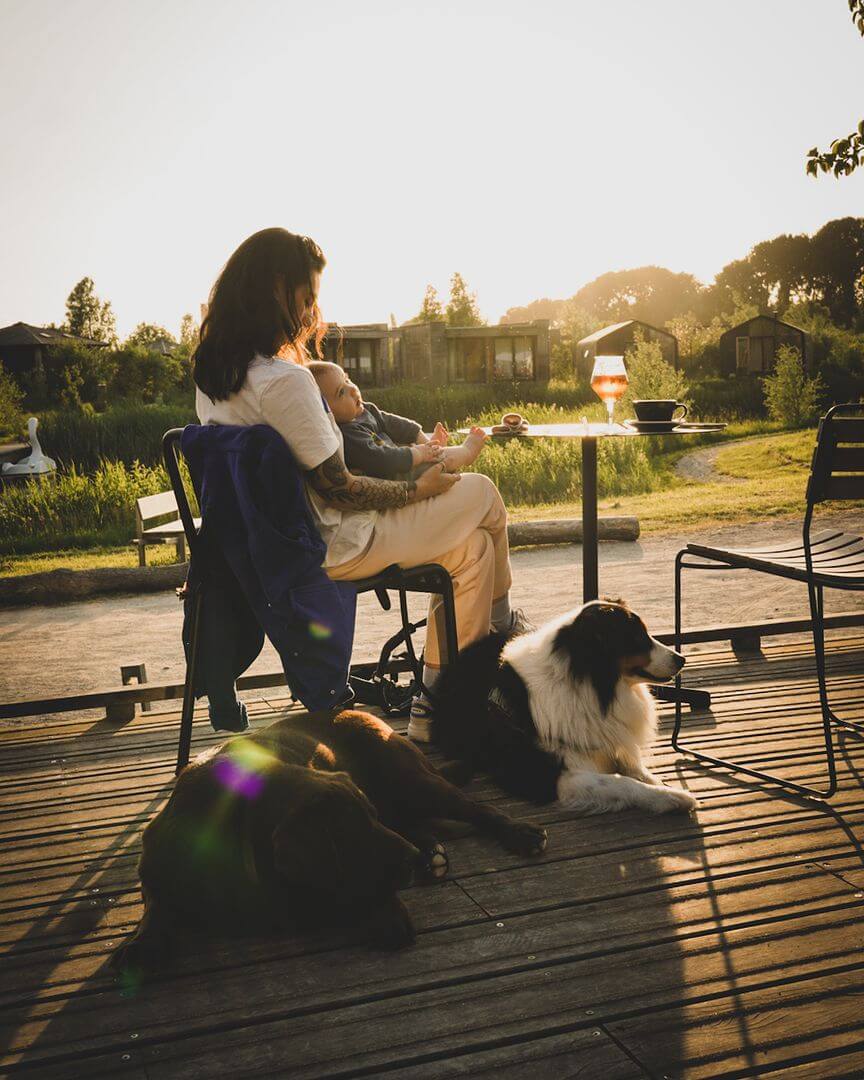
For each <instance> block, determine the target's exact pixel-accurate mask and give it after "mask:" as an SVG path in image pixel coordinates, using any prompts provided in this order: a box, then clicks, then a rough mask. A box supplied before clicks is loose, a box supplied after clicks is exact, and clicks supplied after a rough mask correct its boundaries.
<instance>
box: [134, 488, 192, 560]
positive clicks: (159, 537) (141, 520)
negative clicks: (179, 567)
mask: <svg viewBox="0 0 864 1080" xmlns="http://www.w3.org/2000/svg"><path fill="white" fill-rule="evenodd" d="M166 518H168V519H169V520H167V521H166V520H164V519H166ZM153 522H159V524H158V525H154V524H153ZM200 525H201V519H200V518H195V527H196V528H198V527H199V526H200ZM135 531H136V536H135V539H134V540H133V541H132V543H133V544H135V545H136V546H137V548H138V565H139V566H146V565H147V558H146V551H147V545H148V544H174V545H175V546H176V548H177V561H178V562H186V537H185V535H184V533H183V522H182V521H181V520H180V511H179V510H178V509H177V498H176V496H175V495H174V492H173V491H160V492H159V493H158V494H156V495H144V496H143V497H142V498H140V499H137V500H136V501H135Z"/></svg>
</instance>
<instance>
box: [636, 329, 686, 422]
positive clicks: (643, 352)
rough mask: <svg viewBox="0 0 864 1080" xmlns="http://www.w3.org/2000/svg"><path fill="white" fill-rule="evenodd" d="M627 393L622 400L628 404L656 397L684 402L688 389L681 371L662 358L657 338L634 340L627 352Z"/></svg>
mask: <svg viewBox="0 0 864 1080" xmlns="http://www.w3.org/2000/svg"><path fill="white" fill-rule="evenodd" d="M626 364H627V376H628V380H629V382H628V385H627V392H626V394H625V395H624V397H623V398H622V402H623V403H625V404H627V405H629V404H630V403H631V402H633V401H639V400H640V398H648V399H650V398H658V399H661V398H662V399H665V400H670V399H671V400H674V401H683V402H684V403H685V404H686V402H687V395H688V394H689V392H690V391H689V388H688V386H687V380H686V379H685V377H684V374H683V373H682V372H680V371H676V370H675V368H674V367H672V365H671V364H670V363H668V362H667V361H666V360H664V359H663V350H662V349H661V347H660V343H659V342H657V341H645V339H644V338H642V339H639V338H637V340H636V341H635V343H634V344H633V346H632V348H630V349H629V350H628V352H627V360H626Z"/></svg>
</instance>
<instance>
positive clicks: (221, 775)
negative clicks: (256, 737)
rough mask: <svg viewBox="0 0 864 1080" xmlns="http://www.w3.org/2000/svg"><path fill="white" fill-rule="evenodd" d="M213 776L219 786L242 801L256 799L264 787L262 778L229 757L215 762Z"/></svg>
mask: <svg viewBox="0 0 864 1080" xmlns="http://www.w3.org/2000/svg"><path fill="white" fill-rule="evenodd" d="M213 774H214V776H215V777H216V779H217V780H218V781H219V783H220V784H223V785H224V786H225V787H226V788H228V790H229V791H232V792H234V794H235V795H240V796H241V797H242V798H244V799H254V798H256V797H257V796H258V795H259V794H260V793H261V789H262V788H263V787H264V778H263V777H261V776H258V775H257V773H255V772H254V771H253V770H252V769H249V768H246V767H244V766H243V765H241V764H240V762H239V761H233V760H232V759H231V758H229V757H224V758H220V759H219V761H217V762H216V764H215V765H214V766H213Z"/></svg>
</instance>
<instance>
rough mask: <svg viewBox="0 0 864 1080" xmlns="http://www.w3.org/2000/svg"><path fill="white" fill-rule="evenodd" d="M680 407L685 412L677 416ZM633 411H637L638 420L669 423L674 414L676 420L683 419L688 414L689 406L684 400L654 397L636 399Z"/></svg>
mask: <svg viewBox="0 0 864 1080" xmlns="http://www.w3.org/2000/svg"><path fill="white" fill-rule="evenodd" d="M678 409H683V410H684V412H682V413H681V415H680V416H675V413H676V412H677V411H678ZM633 411H634V412H635V413H636V419H637V420H646V421H654V422H655V423H657V422H660V423H669V422H670V421H671V420H672V418H673V416H674V417H675V419H676V420H683V419H684V417H685V416H686V415H687V406H686V405H685V404H684V403H683V402H680V401H674V400H671V399H669V400H666V399H653V400H645V401H634V402H633Z"/></svg>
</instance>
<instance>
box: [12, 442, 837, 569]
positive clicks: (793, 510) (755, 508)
mask: <svg viewBox="0 0 864 1080" xmlns="http://www.w3.org/2000/svg"><path fill="white" fill-rule="evenodd" d="M813 443H814V432H813V431H796V432H786V433H783V434H779V435H778V434H768V435H758V436H755V437H751V438H749V439H747V441H745V442H741V443H733V444H732V445H723V444H720V445H719V446H718V447H717V457H716V460H715V463H714V467H715V471H716V479H713V480H711V481H709V482H705V483H702V482H694V481H688V480H683V479H681V478H680V477H678V476H675V475H674V473H673V472H672V468H671V466H672V464H673V463H674V461H675V460H676V459H677V458H678V457H680V456H681V453H682V451H680V450H678V451H676V453H675V454H674V455H672V454H670V455H669V466H670V468H669V472H668V477H667V481H666V482H667V484H668V486H667V487H665V488H664V489H663V490H660V491H653V492H650V493H648V494H645V495H630V496H619V497H616V498H614V499H605V500H604V499H603V492H602V489H601V492H600V508H601V511H600V512H601V515H603V514H606V515H616V516H618V515H633V516H635V517H637V518H638V519H639V523H640V526H641V529H642V533H643V535H649V536H650V535H660V534H664V533H665V534H670V533H675V532H678V531H680V532H681V533H682V535H687V536H689V535H691V534H692V533H693V532H695V531H696V530H698V529H700V528H716V527H717V526H718V525H723V524H741V523H744V522H747V521H764V520H766V519H769V518H784V517H785V518H800V517H801V515H802V513H803V506H804V489H805V487H806V484H807V476H808V475H809V471H810V458H811V455H812V453H813ZM708 445H709V446H710V444H708ZM702 448H703V449H705V448H706V447H705V446H704V445H703V447H702ZM845 505H847V506H848V505H849V504H845ZM581 513H582V508H581V505H580V504H579V503H578V502H559V503H547V504H545V505H542V506H513V507H511V508H510V517H511V519H512V520H513V521H528V520H536V519H541V518H578V517H580V516H581ZM137 559H138V556H137V552H136V551H135V549H134V548H132V547H105V548H90V549H88V550H85V551H57V552H50V553H49V552H45V553H40V554H35V555H9V556H0V573H2V574H33V573H37V572H39V571H42V570H54V569H57V568H58V567H64V568H67V569H71V570H83V569H93V568H95V567H103V566H137ZM174 559H175V551H174V547H173V545H167V544H166V545H160V546H156V547H151V548H148V549H147V562H148V565H150V564H152V565H156V564H159V563H169V562H173V561H174Z"/></svg>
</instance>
